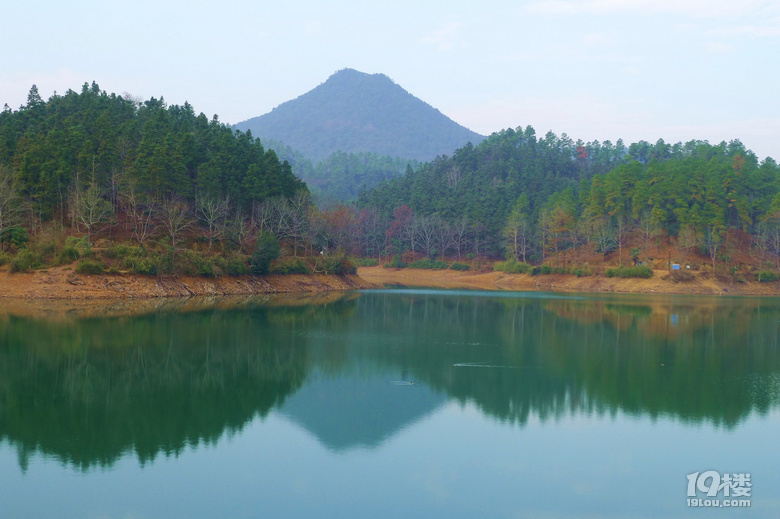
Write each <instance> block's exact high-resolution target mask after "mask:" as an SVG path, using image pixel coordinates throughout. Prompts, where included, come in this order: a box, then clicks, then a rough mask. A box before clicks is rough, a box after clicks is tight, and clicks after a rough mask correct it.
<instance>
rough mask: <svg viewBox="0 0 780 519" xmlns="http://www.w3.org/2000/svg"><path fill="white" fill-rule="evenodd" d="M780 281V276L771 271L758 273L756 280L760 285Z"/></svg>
mask: <svg viewBox="0 0 780 519" xmlns="http://www.w3.org/2000/svg"><path fill="white" fill-rule="evenodd" d="M778 279H780V274H778V273H777V272H774V271H771V270H764V271H761V272H759V273H758V280H759V281H760V282H762V283H771V282H773V281H777V280H778Z"/></svg>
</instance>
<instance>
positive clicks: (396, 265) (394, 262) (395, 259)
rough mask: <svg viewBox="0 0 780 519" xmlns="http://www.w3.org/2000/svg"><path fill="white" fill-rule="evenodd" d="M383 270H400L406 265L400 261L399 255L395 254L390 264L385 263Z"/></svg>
mask: <svg viewBox="0 0 780 519" xmlns="http://www.w3.org/2000/svg"><path fill="white" fill-rule="evenodd" d="M384 266H385V268H394V269H402V268H406V267H407V266H408V265H407V264H406V263H404V262H403V261H401V256H400V255H399V254H396V255H395V256H393V259H391V260H390V263H385V265H384Z"/></svg>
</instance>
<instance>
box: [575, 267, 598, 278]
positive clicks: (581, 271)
mask: <svg viewBox="0 0 780 519" xmlns="http://www.w3.org/2000/svg"><path fill="white" fill-rule="evenodd" d="M572 274H574V275H575V276H577V277H578V278H581V277H583V276H592V275H593V271H591V270H590V267H588V266H587V265H585V266H583V267H580V268H576V269H574V270H573V271H572Z"/></svg>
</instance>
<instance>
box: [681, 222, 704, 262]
mask: <svg viewBox="0 0 780 519" xmlns="http://www.w3.org/2000/svg"><path fill="white" fill-rule="evenodd" d="M698 243H699V239H698V236H697V235H696V230H695V229H694V228H693V226H692V225H685V226H683V227H682V228H681V229H680V234H679V235H678V236H677V245H678V248H679V249H680V250H681V251H682V260H681V263H682V264H683V265H685V263H686V262H687V260H688V255H689V254H691V253H692V252H693V250H694V248H695V247H696V245H697V244H698Z"/></svg>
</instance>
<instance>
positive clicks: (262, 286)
mask: <svg viewBox="0 0 780 519" xmlns="http://www.w3.org/2000/svg"><path fill="white" fill-rule="evenodd" d="M371 286H372V285H371V284H370V283H368V282H366V281H364V280H363V279H361V278H360V277H358V276H354V275H348V276H335V275H327V274H311V275H301V274H292V275H287V276H280V275H272V276H263V277H256V276H242V277H235V278H234V277H228V276H224V277H219V278H203V277H189V276H161V277H152V276H140V275H134V274H122V275H81V274H76V273H75V272H74V271H73V270H72V269H70V268H69V267H52V268H47V269H44V270H38V271H34V272H26V273H16V274H10V273H9V272H8V269H7V267H6V268H5V269H4V270H2V271H0V297H3V298H24V299H38V300H39V299H124V298H156V297H182V296H184V297H187V296H196V295H198V296H204V295H205V296H224V295H251V294H278V293H295V292H299V293H300V292H325V291H330V290H354V289H359V288H370V287H371ZM2 304H3V303H2V302H0V305H2Z"/></svg>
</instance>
